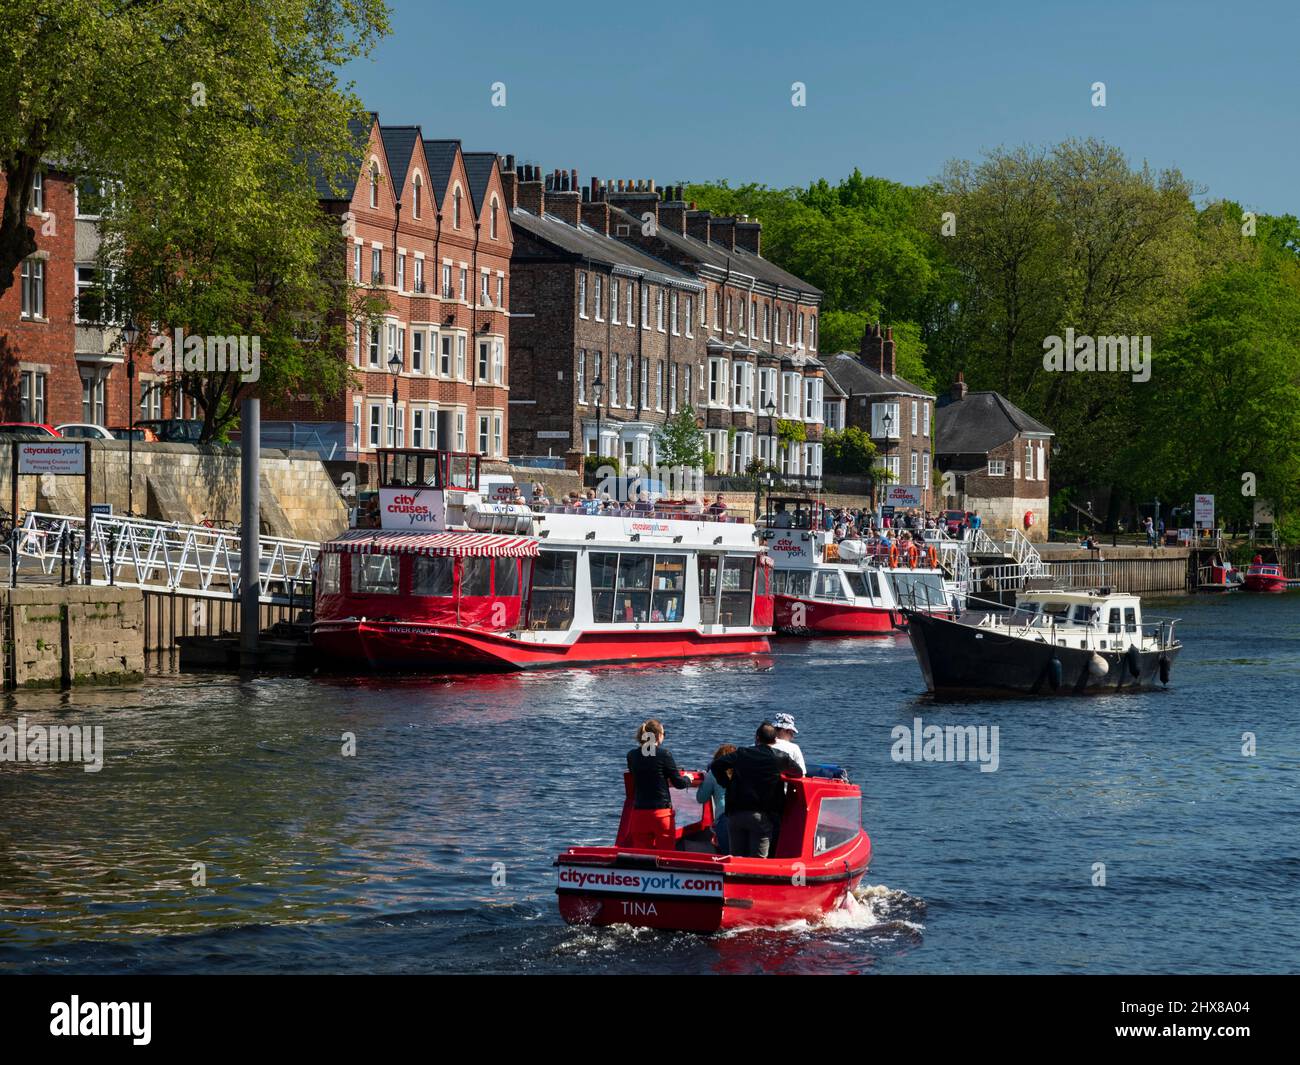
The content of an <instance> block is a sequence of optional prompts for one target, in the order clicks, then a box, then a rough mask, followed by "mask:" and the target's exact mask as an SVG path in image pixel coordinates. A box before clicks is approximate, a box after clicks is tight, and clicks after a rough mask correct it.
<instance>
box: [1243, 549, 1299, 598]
mask: <svg viewBox="0 0 1300 1065" xmlns="http://www.w3.org/2000/svg"><path fill="white" fill-rule="evenodd" d="M1245 585H1246V590H1247V591H1248V592H1285V591H1286V590H1287V588H1289V587H1290V582H1289V581H1288V580H1287V577H1286V574H1285V573H1283V572H1282V567H1281V566H1279V565H1278V564H1277V563H1276V562H1265V561H1264V559H1263V557H1262V556H1260V555H1256V556H1255V557H1254V558H1253V559H1251V562H1250V565H1249V566H1248V567H1247V568H1246V580H1245Z"/></svg>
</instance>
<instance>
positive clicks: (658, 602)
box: [650, 555, 686, 621]
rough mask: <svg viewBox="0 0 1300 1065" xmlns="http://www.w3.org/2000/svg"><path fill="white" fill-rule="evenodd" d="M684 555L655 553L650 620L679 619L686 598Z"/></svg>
mask: <svg viewBox="0 0 1300 1065" xmlns="http://www.w3.org/2000/svg"><path fill="white" fill-rule="evenodd" d="M685 593H686V556H685V555H656V556H655V585H654V601H653V602H652V603H651V606H650V620H651V621H681V620H682V614H683V612H684V610H685V605H686V603H685V598H686V595H685Z"/></svg>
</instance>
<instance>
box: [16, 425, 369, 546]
mask: <svg viewBox="0 0 1300 1065" xmlns="http://www.w3.org/2000/svg"><path fill="white" fill-rule="evenodd" d="M91 451H92V454H91V469H92V475H91V480H92V491H91V501H92V502H94V503H111V504H112V505H113V512H114V513H115V514H125V513H126V511H127V498H128V494H127V470H128V467H129V466H132V462H131V458H130V454H129V451H128V448H127V445H126V443H125V442H124V441H120V440H111V441H108V440H106V441H94V442H93V443H92V444H91ZM11 454H12V449H11V448H9V447H3V446H0V486H3V487H2V489H0V491H2V492H3V496H2V497H0V502H2V503H3V505H4V507H5V508H6V509H8V508H9V502H10V492H11V487H10V486H11V483H12V482H11V480H10V471H9V468H10V460H11ZM239 459H240V455H239V449H238V448H237V447H231V446H228V445H197V444H137V445H136V447H135V455H134V463H133V477H132V479H133V481H134V499H133V501H132V503H133V506H134V509H135V513H137V514H142V515H143V516H145V517H148V518H154V519H157V520H160V521H175V522H180V523H181V524H186V525H189V524H196V523H198V522H200V521H201V520H202V519H203V518H204V517H207V518H209V519H212V520H219V521H229V522H234V523H238V522H239ZM260 472H261V477H260V483H261V493H262V511H261V519H262V520H261V526H262V528H261V531H262V532H263V533H264V534H266V535H269V536H287V537H292V538H295V539H300V540H327V539H329V538H330V537H333V536H336V535H338V533H339V532H340V531H341V530H342V529H344V528H346V526H347V507H346V506H345V505H344V503H343V500H342V498H341V497H340V496H339V493H338V490H337V489H336V488H335V487H334V485H333V483H332V482H331V480H330V477H329V474H328V473H327V472H326V470H325V467H324V465H323V464H322V463H321V461H320V459H319V458H317V457H316V456H315V455H313V454H311V453H309V452H301V451H294V452H284V451H275V450H265V451H263V452H262V461H261V471H260ZM83 484H84V482H83V481H82V479H81V478H80V477H46V478H44V479H42V478H39V477H23V478H22V482H21V483H20V484H19V486H18V488H19V492H18V500H19V502H18V505H19V510H20V511H26V510H31V509H37V510H42V511H48V512H53V513H56V514H73V515H80V514H81V513H82V510H83V503H84V496H83V492H84V489H83Z"/></svg>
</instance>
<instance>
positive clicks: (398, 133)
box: [264, 115, 514, 462]
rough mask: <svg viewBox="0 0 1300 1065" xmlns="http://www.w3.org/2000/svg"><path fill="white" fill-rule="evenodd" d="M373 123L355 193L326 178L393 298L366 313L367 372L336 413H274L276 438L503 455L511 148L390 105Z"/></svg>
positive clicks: (361, 346)
mask: <svg viewBox="0 0 1300 1065" xmlns="http://www.w3.org/2000/svg"><path fill="white" fill-rule="evenodd" d="M363 132H364V135H365V137H366V147H365V152H364V157H363V158H362V159H361V160H359V163H360V165H359V167H358V168H357V171H356V173H354V174H349V175H347V177H346V179H345V180H344V181H343V183H342V184H343V188H342V191H341V192H339V191H337V190H334V189H331V188H330V187H329V184H328V183H327V182H325V181H324V180H323V179H322V180H321V182H320V184H319V189H318V191H319V192H320V195H321V202H322V206H323V207H324V209H325V210H326V211H329V212H330V213H332V214H334V215H336V216H338V218H339V221H340V225H341V230H342V234H343V239H344V241H345V242H346V256H347V272H348V276H349V278H350V279H351V280H352V281H353V282H354V283H356V284H358V285H363V286H367V287H368V288H369V289H370V290H371V291H374V292H377V293H380V294H382V296H383V298H384V302H385V304H386V308H385V310H384V311H383V313H382V314H381V315H380V316H378V317H377V318H376V319H372V320H370V321H356V322H353V323H352V329H351V342H350V344H349V350H348V353H347V357H348V358H349V360H350V361H351V362H352V365H353V367H354V369H355V370H356V371H357V373H356V380H355V382H354V384H353V385H352V386H350V387H349V388H348V390H347V392H346V394H345V395H342V396H340V397H338V398H337V399H335V400H333V401H331V403H330V404H328V406H327V408H326V412H325V416H324V418H322V417H321V416H320V415H319V414H318V413H316V410H315V408H314V407H312V406H311V405H310V404H309V403H307V402H305V401H304V402H302V403H301V404H290V405H289V406H288V407H286V408H282V409H281V411H280V412H279V413H280V415H281V417H280V418H279V420H276V419H271V418H268V420H267V421H266V422H264V440H266V442H268V443H271V444H279V445H285V444H289V443H292V444H293V445H294V446H297V447H304V446H309V447H312V448H313V449H314V450H317V451H318V452H320V453H321V454H322V455H323V456H325V457H327V458H340V459H341V458H347V459H349V460H353V461H357V460H359V461H362V462H367V461H370V460H371V458H372V457H373V455H374V452H375V449H376V448H379V447H383V446H390V447H391V446H396V447H437V448H444V449H451V450H455V451H475V452H478V453H480V454H482V455H485V456H488V457H491V458H503V457H504V456H505V454H506V441H507V439H508V433H509V422H508V417H509V405H508V397H509V394H510V375H509V368H508V365H507V362H506V352H507V345H508V344H509V340H510V329H509V314H508V311H507V308H508V307H509V305H510V255H511V251H512V249H513V246H514V237H513V231H512V228H511V223H510V218H509V212H508V210H507V207H506V200H505V194H504V189H503V186H502V181H501V172H500V168H499V166H498V162H497V156H496V154H495V153H493V152H466V151H464V150H463V149H462V147H461V143H460V141H457V140H434V139H429V138H426V137H425V136H424V135H423V132H422V130H421V128H420V127H419V126H385V125H382V124H381V123H380V122H379V118H378V116H377V115H373V116H372V117H371V122H370V126H369V129H368V130H367V131H363ZM394 383H396V385H397V403H396V404H394V403H393V398H392V397H393V385H394ZM290 437H291V438H292V439H290Z"/></svg>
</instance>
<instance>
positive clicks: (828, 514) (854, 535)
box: [821, 507, 982, 547]
mask: <svg viewBox="0 0 1300 1065" xmlns="http://www.w3.org/2000/svg"><path fill="white" fill-rule="evenodd" d="M821 520H822V528H823V529H824V530H825V531H826V532H829V533H831V534H832V535H833V536H834V537H835V542H836V543H839V542H840V541H842V540H878V541H880V542H881V543H882V544H883V546H885V547H888V546H889V545H890V543H891V542H893V541H897V540H921V539H924V538H925V534H926V533H927V532H929V533H931V534H933V533H935V532H943V533H945V534H946V535H949V536H954V537H956V538H957V539H959V540H967V539H970V538H971V537H972V536H974V534H975V533H977V532H978V531H979V529H980V525H981V522H982V519H981V518H980V512H979V511H978V510H976V511H973V512H972V513H969V514H964V515H963V516H962V518H961V520H960V521H949V520H948V519H947V518H946V517H945V515H944V514H943V513H941V512H938V511H928V510H903V511H896V512H895V513H893V514H885V515H883V516H880V517H878V516H877V515H876V513H875V512H874V511H871V510H867V509H866V508H864V507H826V508H824V509H823V510H822V519H821ZM931 538H933V536H931Z"/></svg>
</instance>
